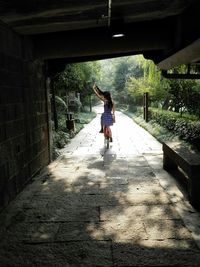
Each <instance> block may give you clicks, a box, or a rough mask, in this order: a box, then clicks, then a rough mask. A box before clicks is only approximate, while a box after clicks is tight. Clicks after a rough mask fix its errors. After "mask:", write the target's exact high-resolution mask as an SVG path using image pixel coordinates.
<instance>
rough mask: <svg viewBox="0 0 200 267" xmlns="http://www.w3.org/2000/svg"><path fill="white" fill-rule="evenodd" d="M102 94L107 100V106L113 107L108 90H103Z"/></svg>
mask: <svg viewBox="0 0 200 267" xmlns="http://www.w3.org/2000/svg"><path fill="white" fill-rule="evenodd" d="M103 96H104V97H105V99H106V100H107V101H108V108H110V109H112V108H113V102H112V98H111V95H110V92H108V91H105V92H103Z"/></svg>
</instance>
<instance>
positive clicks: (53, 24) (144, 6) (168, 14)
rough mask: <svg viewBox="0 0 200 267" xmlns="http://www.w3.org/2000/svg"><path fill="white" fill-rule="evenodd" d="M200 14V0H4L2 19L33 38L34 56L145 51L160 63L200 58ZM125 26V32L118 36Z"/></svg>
mask: <svg viewBox="0 0 200 267" xmlns="http://www.w3.org/2000/svg"><path fill="white" fill-rule="evenodd" d="M199 15H200V1H199V0H108V1H103V0H79V1H78V0H71V1H70V0H48V1H47V0H18V1H14V0H0V20H1V21H3V22H4V23H6V24H7V25H9V27H11V28H12V29H13V30H14V31H16V32H17V33H18V34H20V35H25V36H28V38H31V39H32V40H33V43H34V46H35V57H38V58H43V59H58V58H65V59H66V60H68V61H69V62H70V61H71V62H74V61H84V60H94V59H101V58H109V57H117V56H124V55H134V54H140V53H142V54H144V56H145V57H146V58H149V59H152V60H154V62H155V63H156V64H158V65H159V66H160V68H161V69H169V68H171V67H173V66H175V65H178V64H182V63H192V62H198V61H199V60H200V42H199V38H200V36H199V33H200V27H199V25H200V23H199ZM122 27H123V31H124V33H125V36H124V37H122V38H113V37H112V31H113V29H115V28H117V29H121V28H122ZM194 48H195V49H194ZM177 53H178V54H177ZM180 53H181V56H180Z"/></svg>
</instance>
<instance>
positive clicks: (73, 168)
mask: <svg viewBox="0 0 200 267" xmlns="http://www.w3.org/2000/svg"><path fill="white" fill-rule="evenodd" d="M97 112H98V110H97ZM116 115H117V122H118V123H116V124H115V125H114V126H113V143H112V144H111V147H110V149H109V150H107V149H105V147H104V140H103V135H101V134H99V120H100V114H98V115H97V118H96V119H94V120H93V121H92V122H91V123H90V124H88V125H86V126H85V128H84V129H83V130H82V131H81V132H79V134H78V135H77V136H76V137H75V138H74V139H73V140H72V142H71V143H69V144H68V145H67V146H66V147H65V148H64V149H63V150H62V155H61V156H60V157H59V158H58V159H57V160H56V161H54V162H52V163H51V164H50V165H49V166H48V167H47V168H46V169H45V170H44V171H43V172H42V173H41V175H38V176H37V177H35V178H34V179H33V181H32V182H31V183H30V184H29V185H28V186H27V187H26V188H25V189H24V191H23V192H21V193H20V194H19V195H18V196H17V198H16V199H15V201H13V202H12V203H10V205H9V206H8V207H7V208H6V209H5V210H4V211H3V212H2V213H1V214H0V225H1V227H0V240H1V242H0V267H25V266H26V267H27V266H30V267H32V266H36V267H47V266H48V267H57V266H58V267H61V266H62V267H65V266H70V267H71V266H75V267H76V266H81V267H82V266H124V267H125V266H137V267H140V266H146V267H147V266H149V267H150V266H163V267H164V266H165V267H166V266H180V267H185V266H191V267H193V266H194V267H195V266H200V249H199V248H200V228H199V221H200V216H199V213H198V212H196V211H195V210H194V209H193V208H192V207H191V206H190V205H189V203H188V201H187V198H185V196H184V194H183V192H182V191H180V187H179V186H178V184H177V183H176V182H175V181H174V179H173V177H171V176H170V175H169V174H168V173H166V172H165V171H163V169H162V146H161V144H160V143H159V142H157V141H156V140H155V139H154V138H153V137H152V136H151V135H149V134H148V133H147V132H146V131H145V130H143V129H141V128H140V127H139V126H137V125H136V124H134V123H133V122H132V120H131V119H130V118H128V117H127V116H125V115H123V114H122V113H120V112H117V114H116ZM124 129H126V133H124Z"/></svg>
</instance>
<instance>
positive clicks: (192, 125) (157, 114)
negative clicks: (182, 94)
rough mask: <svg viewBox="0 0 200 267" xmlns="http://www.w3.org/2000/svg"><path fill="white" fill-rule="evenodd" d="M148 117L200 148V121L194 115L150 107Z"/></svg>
mask: <svg viewBox="0 0 200 267" xmlns="http://www.w3.org/2000/svg"><path fill="white" fill-rule="evenodd" d="M149 118H150V119H151V120H153V121H156V122H157V123H158V124H160V125H161V126H163V127H165V128H166V129H168V130H170V131H173V132H174V133H175V134H177V135H178V136H179V137H180V138H182V139H183V140H185V141H187V142H189V143H191V144H193V145H195V146H196V147H197V148H198V149H200V122H199V121H198V120H197V118H196V117H194V116H191V115H189V114H185V115H183V116H181V114H180V113H176V112H170V111H163V110H158V109H151V108H150V109H149Z"/></svg>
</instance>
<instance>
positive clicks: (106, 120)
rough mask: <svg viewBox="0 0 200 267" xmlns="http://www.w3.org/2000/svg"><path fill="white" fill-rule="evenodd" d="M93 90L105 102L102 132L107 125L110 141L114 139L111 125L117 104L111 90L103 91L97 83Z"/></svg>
mask: <svg viewBox="0 0 200 267" xmlns="http://www.w3.org/2000/svg"><path fill="white" fill-rule="evenodd" d="M93 90H94V92H95V94H96V95H97V96H98V97H99V98H100V99H101V100H102V101H103V102H104V112H103V113H102V115H101V130H100V133H103V128H104V127H105V126H106V127H107V129H108V132H109V138H110V142H112V141H113V139H112V132H111V129H110V126H111V125H113V122H115V121H114V118H115V105H114V103H113V101H112V98H111V95H110V92H108V91H105V92H103V91H101V90H100V89H99V87H98V86H96V84H94V86H93Z"/></svg>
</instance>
